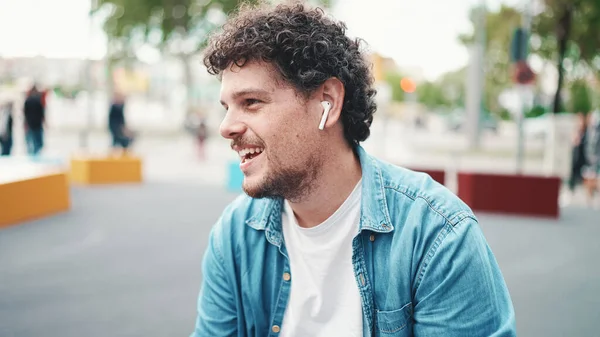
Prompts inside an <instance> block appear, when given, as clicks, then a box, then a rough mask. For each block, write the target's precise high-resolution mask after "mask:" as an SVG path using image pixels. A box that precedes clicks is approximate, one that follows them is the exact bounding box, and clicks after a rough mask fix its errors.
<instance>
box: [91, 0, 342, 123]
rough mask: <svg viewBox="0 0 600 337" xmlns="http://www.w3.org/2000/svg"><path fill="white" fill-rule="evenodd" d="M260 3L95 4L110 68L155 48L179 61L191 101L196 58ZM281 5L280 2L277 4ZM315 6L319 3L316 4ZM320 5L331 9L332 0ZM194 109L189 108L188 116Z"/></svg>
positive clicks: (141, 0) (138, 0) (107, 0)
mask: <svg viewBox="0 0 600 337" xmlns="http://www.w3.org/2000/svg"><path fill="white" fill-rule="evenodd" d="M258 2H259V0H92V14H94V13H99V12H103V11H105V12H107V13H108V15H107V17H106V20H105V23H104V30H105V32H106V34H107V36H108V37H109V55H108V59H109V64H111V65H112V64H113V63H114V62H115V61H116V60H123V59H125V60H127V59H128V60H131V59H136V55H135V50H136V48H137V47H139V46H140V45H143V44H146V45H151V46H153V47H155V48H157V49H159V50H160V51H162V52H163V53H167V54H170V55H174V56H176V57H177V58H179V59H180V60H181V62H182V64H183V67H184V76H185V77H184V78H185V84H186V87H187V89H188V90H187V93H188V100H187V101H188V104H189V103H190V99H189V97H190V96H191V85H192V83H193V73H192V71H191V60H192V57H193V55H195V54H196V53H197V52H198V51H200V50H201V49H202V48H204V47H205V46H206V43H207V41H208V38H209V36H210V33H211V32H212V31H214V30H215V29H217V28H218V27H219V26H220V25H222V24H223V22H224V21H225V19H226V16H227V15H228V14H229V13H231V12H232V11H234V10H235V9H236V8H238V7H239V6H240V4H242V3H249V4H255V3H258ZM273 2H277V1H273ZM313 2H315V1H313ZM319 3H321V4H324V5H330V3H331V0H321V1H319ZM190 108H191V107H190V106H188V112H189V109H190Z"/></svg>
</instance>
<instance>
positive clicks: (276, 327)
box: [271, 325, 281, 333]
mask: <svg viewBox="0 0 600 337" xmlns="http://www.w3.org/2000/svg"><path fill="white" fill-rule="evenodd" d="M271 330H272V331H273V332H274V333H278V332H279V330H281V329H280V328H279V325H273V327H272V328H271Z"/></svg>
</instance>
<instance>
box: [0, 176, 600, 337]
mask: <svg viewBox="0 0 600 337" xmlns="http://www.w3.org/2000/svg"><path fill="white" fill-rule="evenodd" d="M234 197H235V195H233V194H231V193H227V192H225V191H224V190H223V189H222V188H221V187H217V186H211V185H206V184H189V183H185V184H184V183H177V182H172V181H150V182H147V183H145V184H143V185H129V186H112V187H110V186H106V187H94V188H81V187H76V188H73V189H72V202H73V207H72V210H71V211H70V212H68V213H64V214H60V215H56V216H53V217H50V218H46V219H43V220H37V221H32V222H29V223H26V224H22V225H19V226H14V227H9V228H6V229H3V230H0V294H1V296H0V336H2V337H17V336H18V337H28V336H47V337H70V336H77V337H79V336H88V337H94V336H145V337H158V336H161V337H163V336H187V335H188V334H189V333H190V332H191V331H192V329H193V325H194V319H195V304H196V299H197V295H198V290H199V289H198V287H199V283H200V279H201V272H200V265H201V257H202V254H203V252H204V249H205V246H206V240H207V235H208V233H209V230H210V227H211V226H212V224H213V223H214V221H215V220H216V219H217V218H218V216H219V214H220V212H221V210H222V209H223V207H224V206H225V205H226V204H227V203H228V202H229V201H230V200H232V199H233V198H234ZM479 217H480V220H481V224H482V228H483V230H484V233H485V234H486V237H487V238H488V241H489V243H490V245H491V247H492V249H493V250H494V252H495V254H496V256H497V258H498V261H499V263H500V266H501V268H502V271H503V273H504V276H505V278H506V281H507V283H508V286H509V289H510V292H511V295H512V298H513V301H514V304H515V309H516V313H517V325H518V330H519V336H547V337H553V336H596V335H597V320H598V317H600V309H598V308H600V268H598V262H597V257H598V256H600V246H599V245H597V238H598V237H600V213H599V212H598V211H591V210H585V209H578V208H565V209H563V215H562V217H561V219H560V220H541V219H534V218H521V217H506V216H497V215H487V214H480V215H479Z"/></svg>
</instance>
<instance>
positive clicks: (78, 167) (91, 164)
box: [70, 155, 142, 184]
mask: <svg viewBox="0 0 600 337" xmlns="http://www.w3.org/2000/svg"><path fill="white" fill-rule="evenodd" d="M70 178H71V181H72V182H73V183H77V184H117V183H139V182H141V181H142V160H141V159H140V158H138V157H135V156H130V155H126V156H119V157H110V156H106V157H104V156H75V157H73V158H71V172H70Z"/></svg>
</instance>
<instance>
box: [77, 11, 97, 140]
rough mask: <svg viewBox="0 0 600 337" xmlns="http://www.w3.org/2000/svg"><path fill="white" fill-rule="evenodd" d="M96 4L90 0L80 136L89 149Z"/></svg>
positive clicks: (92, 104) (92, 105) (92, 106)
mask: <svg viewBox="0 0 600 337" xmlns="http://www.w3.org/2000/svg"><path fill="white" fill-rule="evenodd" d="M95 6H96V1H95V0H90V11H89V15H88V20H89V25H88V50H87V52H88V57H87V60H86V69H85V70H86V87H87V93H88V95H87V97H88V101H87V105H88V106H87V109H86V111H85V126H84V128H83V130H82V131H81V133H80V137H79V146H80V148H81V149H82V150H87V149H88V147H89V136H90V128H91V122H92V118H91V115H92V111H93V109H94V100H93V74H92V72H93V67H92V46H93V36H94V24H93V15H92V10H93V9H94V8H95Z"/></svg>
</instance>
